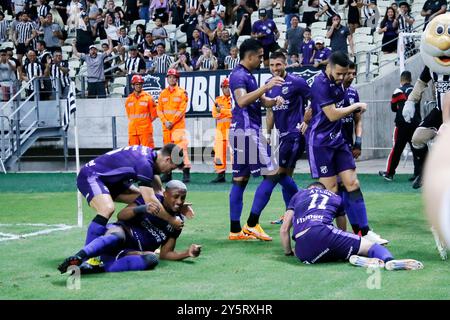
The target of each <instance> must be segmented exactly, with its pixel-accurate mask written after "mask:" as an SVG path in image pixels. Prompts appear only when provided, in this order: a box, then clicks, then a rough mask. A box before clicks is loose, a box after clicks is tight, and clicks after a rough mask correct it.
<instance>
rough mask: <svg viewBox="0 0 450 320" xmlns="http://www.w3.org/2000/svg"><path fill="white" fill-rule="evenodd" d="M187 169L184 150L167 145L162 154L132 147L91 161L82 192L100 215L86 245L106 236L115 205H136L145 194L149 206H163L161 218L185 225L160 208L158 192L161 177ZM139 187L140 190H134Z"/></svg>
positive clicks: (82, 177)
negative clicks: (178, 169)
mask: <svg viewBox="0 0 450 320" xmlns="http://www.w3.org/2000/svg"><path fill="white" fill-rule="evenodd" d="M182 166H183V150H182V149H180V148H179V147H178V146H176V145H175V144H167V145H165V146H164V147H163V148H162V149H161V150H158V151H156V150H153V149H151V148H148V147H144V146H129V147H125V148H120V149H117V150H112V151H110V152H107V153H106V154H104V155H102V156H99V157H97V158H95V159H94V160H91V161H89V162H88V163H87V164H86V165H85V166H84V167H83V168H81V170H80V173H79V174H78V177H77V187H78V190H80V192H81V193H82V194H83V196H84V197H85V198H86V200H87V202H88V204H89V206H90V207H91V208H92V209H94V210H95V211H96V212H97V215H96V216H95V218H94V219H93V220H92V222H91V223H90V224H89V227H88V232H87V235H86V242H85V244H89V243H90V242H91V241H92V240H94V239H95V238H96V237H99V236H101V235H103V234H105V232H106V224H107V223H108V220H109V219H110V218H111V216H112V215H113V213H114V210H115V206H114V202H115V201H117V202H124V203H127V204H129V203H132V202H133V201H134V200H135V199H136V197H137V196H138V195H139V194H141V195H142V197H143V198H144V199H145V202H146V203H150V202H152V203H153V204H155V205H157V206H160V209H161V210H160V212H158V216H159V217H161V218H162V219H164V220H166V221H168V222H169V223H170V224H172V225H173V226H174V227H175V228H181V227H182V223H181V222H180V221H178V220H176V219H174V218H173V217H172V216H171V215H170V214H168V213H167V212H166V211H165V210H164V208H162V207H161V205H160V204H159V201H158V199H157V198H156V197H155V189H158V188H161V182H160V180H159V177H158V175H159V174H161V173H169V172H171V171H172V170H174V169H176V168H181V167H182ZM133 182H137V183H138V184H139V189H138V188H136V187H135V186H133V184H132V183H133Z"/></svg>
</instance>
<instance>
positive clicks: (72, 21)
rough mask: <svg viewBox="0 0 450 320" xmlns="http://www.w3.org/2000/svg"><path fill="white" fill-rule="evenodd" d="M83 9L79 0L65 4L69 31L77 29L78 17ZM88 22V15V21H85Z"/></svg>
mask: <svg viewBox="0 0 450 320" xmlns="http://www.w3.org/2000/svg"><path fill="white" fill-rule="evenodd" d="M82 9H83V5H82V4H81V3H80V0H72V1H71V2H70V3H69V5H68V6H67V16H68V18H67V25H68V27H69V31H70V30H73V29H78V28H79V24H80V22H81V21H80V18H82V19H83V17H81V11H82ZM85 23H87V24H89V17H88V21H87V22H85Z"/></svg>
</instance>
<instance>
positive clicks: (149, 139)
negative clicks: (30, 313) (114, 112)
mask: <svg viewBox="0 0 450 320" xmlns="http://www.w3.org/2000/svg"><path fill="white" fill-rule="evenodd" d="M125 109H126V111H127V116H128V144H129V145H130V146H132V145H143V146H147V147H150V148H154V147H155V143H154V140H153V125H152V122H153V120H155V119H156V117H157V114H156V107H155V104H154V102H153V97H152V96H151V95H150V94H149V93H147V92H145V91H142V92H141V93H140V94H139V95H138V96H136V93H134V92H133V93H131V94H130V95H129V96H128V98H127V100H126V101H125Z"/></svg>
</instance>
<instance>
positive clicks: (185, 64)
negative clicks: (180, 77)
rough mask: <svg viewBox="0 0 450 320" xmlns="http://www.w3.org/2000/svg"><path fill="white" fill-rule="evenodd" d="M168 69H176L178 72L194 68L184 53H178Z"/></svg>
mask: <svg viewBox="0 0 450 320" xmlns="http://www.w3.org/2000/svg"><path fill="white" fill-rule="evenodd" d="M170 69H176V70H177V71H179V72H190V71H193V70H194V69H193V68H192V66H191V61H190V59H189V57H188V56H187V55H186V54H185V53H182V54H178V59H177V60H176V61H175V62H174V63H173V64H172V65H171V66H170Z"/></svg>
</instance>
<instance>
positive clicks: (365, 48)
mask: <svg viewBox="0 0 450 320" xmlns="http://www.w3.org/2000/svg"><path fill="white" fill-rule="evenodd" d="M373 49H375V45H374V44H362V43H361V44H359V45H357V46H355V52H367V51H370V50H373Z"/></svg>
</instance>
